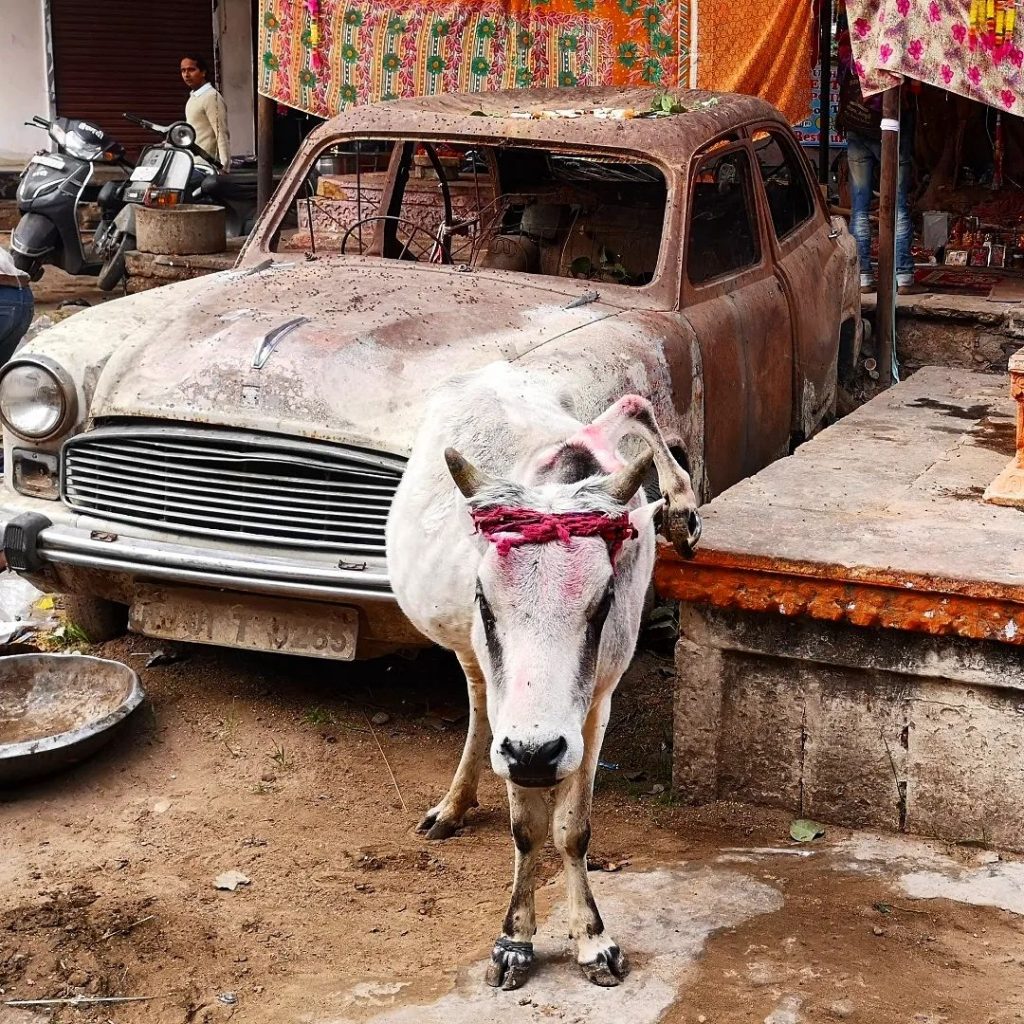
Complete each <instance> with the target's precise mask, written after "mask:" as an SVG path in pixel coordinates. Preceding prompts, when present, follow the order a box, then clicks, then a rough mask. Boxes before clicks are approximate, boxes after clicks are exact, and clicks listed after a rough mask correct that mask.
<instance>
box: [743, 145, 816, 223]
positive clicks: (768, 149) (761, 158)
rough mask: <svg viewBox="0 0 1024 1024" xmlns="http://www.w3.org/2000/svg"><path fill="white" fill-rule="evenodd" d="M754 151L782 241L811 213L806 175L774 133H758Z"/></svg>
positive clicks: (810, 200)
mask: <svg viewBox="0 0 1024 1024" xmlns="http://www.w3.org/2000/svg"><path fill="white" fill-rule="evenodd" d="M754 152H756V153H757V165H758V168H759V169H760V171H761V181H762V182H764V193H765V196H766V198H767V199H768V209H769V210H770V211H771V215H772V224H773V225H774V226H775V236H776V238H778V239H780V240H781V239H783V238H785V237H786V236H787V235H788V234H790V233H791V232H792V231H795V230H796V229H797V228H798V227H799V226H800V225H801V224H804V223H806V222H807V221H808V220H809V219H810V218H811V216H812V215H813V214H814V199H813V197H812V196H811V190H810V187H809V185H808V184H807V175H806V174H805V173H804V169H803V167H801V166H800V162H799V157H798V156H797V154H796V153H795V152H793V147H792V146H791V145H790V144H789V143H788V142H787V141H785V140H783V139H782V138H780V137H779V135H778V134H777V133H776V132H767V131H761V132H758V133H757V134H756V135H755V136H754Z"/></svg>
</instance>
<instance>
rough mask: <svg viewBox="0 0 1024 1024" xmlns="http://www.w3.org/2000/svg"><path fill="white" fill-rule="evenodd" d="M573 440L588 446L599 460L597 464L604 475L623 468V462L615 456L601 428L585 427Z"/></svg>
mask: <svg viewBox="0 0 1024 1024" xmlns="http://www.w3.org/2000/svg"><path fill="white" fill-rule="evenodd" d="M573 440H580V441H582V442H583V443H584V444H586V446H587V448H589V449H590V451H591V452H592V453H593V455H594V458H595V459H597V464H598V465H599V466H600V467H601V472H602V473H614V472H616V471H617V470H619V469H621V468H622V462H621V460H620V459H619V457H618V455H616V454H615V451H614V449H613V448H612V447H611V445H610V444H609V443H608V438H606V437H605V436H604V434H603V433H602V432H601V428H600V427H595V426H594V425H593V424H591V425H590V426H589V427H584V428H583V429H582V430H581V431H580V432H579V434H577V435H576V437H575V438H573Z"/></svg>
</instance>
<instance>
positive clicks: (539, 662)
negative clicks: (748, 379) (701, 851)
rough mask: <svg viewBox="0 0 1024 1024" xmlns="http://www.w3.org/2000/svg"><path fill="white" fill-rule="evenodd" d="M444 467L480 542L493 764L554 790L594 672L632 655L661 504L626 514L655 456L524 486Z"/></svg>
mask: <svg viewBox="0 0 1024 1024" xmlns="http://www.w3.org/2000/svg"><path fill="white" fill-rule="evenodd" d="M445 457H446V459H447V462H448V468H449V470H450V472H451V474H452V477H453V479H454V480H455V483H456V484H457V485H458V487H459V489H460V490H461V492H462V494H463V495H464V496H465V497H466V498H467V499H468V502H469V506H470V509H471V511H472V513H473V518H474V520H475V522H476V524H477V528H478V530H479V531H480V532H481V533H482V534H483V535H484V537H485V542H484V543H485V548H486V550H485V551H484V553H483V557H482V559H481V562H480V567H479V572H478V575H477V580H476V596H475V602H476V606H475V609H474V616H473V629H472V642H473V647H474V650H475V653H476V656H477V659H478V661H479V663H480V665H481V667H482V669H483V671H484V675H485V677H486V679H487V711H488V718H489V720H490V725H491V732H492V737H493V738H492V741H491V765H492V767H493V768H494V771H495V772H496V773H497V774H498V775H500V776H501V777H503V778H506V779H511V781H513V782H515V783H517V784H518V785H522V786H552V785H554V784H555V783H557V782H558V781H560V780H561V779H564V778H565V777H566V776H568V775H571V774H572V773H573V772H574V771H576V770H577V769H578V768H579V767H580V764H581V763H582V760H583V749H584V743H583V731H584V725H585V722H586V718H587V715H588V713H590V711H591V706H592V702H593V697H594V690H595V685H596V683H597V675H598V668H599V665H601V664H605V665H607V664H608V663H609V662H610V661H614V662H615V663H617V664H618V670H619V671H621V669H622V667H624V664H625V662H627V661H628V659H629V658H630V656H631V655H632V652H633V646H634V644H635V642H636V636H637V632H638V630H639V625H640V617H641V613H642V609H643V597H644V593H645V590H646V586H647V582H648V576H649V572H650V557H651V555H650V552H651V551H652V550H653V529H652V528H651V521H652V518H653V515H654V512H655V511H656V510H657V509H658V507H659V506H660V504H661V503H660V502H655V503H654V504H651V505H645V506H641V507H639V508H634V509H633V510H632V511H630V510H628V509H627V505H628V504H629V503H630V502H631V500H632V499H633V497H634V496H635V495H636V494H637V491H638V490H639V489H640V486H641V482H642V480H643V478H644V476H645V475H646V474H647V472H648V470H649V469H650V466H651V458H650V455H645V456H643V457H641V458H639V459H637V460H636V461H635V462H633V463H631V464H629V465H628V466H626V467H625V468H624V469H622V470H620V471H619V472H617V473H614V474H611V475H609V476H597V477H591V478H589V479H586V480H583V481H581V482H576V483H546V484H541V485H537V486H535V487H526V486H523V485H520V484H517V483H512V482H509V481H504V480H500V479H496V478H494V477H490V476H487V475H486V474H483V473H481V472H480V471H479V470H477V469H476V468H475V467H474V466H472V465H471V464H470V463H468V462H467V461H466V460H465V459H464V458H463V457H462V456H461V455H460V454H459V453H458V452H456V451H454V450H453V449H449V450H448V451H447V452H446V453H445ZM641 551H646V552H647V554H646V564H645V567H644V569H643V570H642V575H643V576H644V578H643V579H642V580H638V578H637V574H636V572H634V571H633V570H634V569H635V568H637V559H638V557H640V553H641ZM616 678H617V676H616Z"/></svg>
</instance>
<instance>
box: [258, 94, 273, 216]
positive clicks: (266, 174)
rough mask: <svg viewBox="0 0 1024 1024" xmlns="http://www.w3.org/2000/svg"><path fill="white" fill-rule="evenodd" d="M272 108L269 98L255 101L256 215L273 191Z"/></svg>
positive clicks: (261, 97)
mask: <svg viewBox="0 0 1024 1024" xmlns="http://www.w3.org/2000/svg"><path fill="white" fill-rule="evenodd" d="M274 107H275V103H274V101H273V100H272V99H271V98H270V97H269V96H258V97H257V99H256V215H257V216H259V215H260V214H261V213H262V212H263V210H264V208H265V207H266V205H267V203H268V202H270V196H271V195H272V193H273V191H274Z"/></svg>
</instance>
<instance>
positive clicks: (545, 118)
mask: <svg viewBox="0 0 1024 1024" xmlns="http://www.w3.org/2000/svg"><path fill="white" fill-rule="evenodd" d="M346 153H347V154H348V157H345V156H344V154H346ZM371 156H372V159H371ZM325 158H328V159H325ZM345 159H348V160H349V167H348V173H347V174H345V173H342V174H325V173H323V171H324V169H325V168H326V169H327V170H342V171H344V170H345V169H346V168H345V166H344V160H345ZM339 161H340V162H341V166H338V167H336V166H335V164H336V163H337V162H339ZM858 281H859V279H858V274H857V262H856V252H855V248H854V245H853V241H852V238H851V237H850V235H849V233H848V232H847V230H846V227H845V225H844V224H843V223H842V222H841V221H839V220H836V219H830V218H829V215H828V211H827V208H826V206H825V203H824V202H823V200H822V196H821V194H820V192H819V189H818V187H817V186H816V184H815V182H814V180H813V177H812V174H811V171H810V167H809V166H808V163H807V161H806V159H805V157H804V156H803V155H802V153H801V151H800V148H799V146H798V145H797V144H796V143H795V141H794V137H793V135H792V133H791V131H790V129H789V127H788V125H787V124H786V123H785V121H784V120H783V119H782V117H781V116H780V114H779V113H778V112H777V111H776V110H775V109H774V108H773V107H771V106H770V105H768V104H766V103H764V102H761V101H760V100H757V99H754V98H751V97H748V96H738V95H712V94H708V93H701V92H683V93H680V94H679V95H678V96H675V97H673V98H672V99H671V101H670V102H668V103H666V102H665V101H664V99H663V98H662V97H661V96H660V95H658V94H656V93H655V92H654V91H653V90H648V91H644V90H633V91H623V90H602V89H575V90H555V91H528V92H523V91H516V92H509V93H495V94H487V95H448V96H439V97H434V98H429V99H421V100H412V101H397V102H392V103H388V104H385V105H378V106H366V107H357V108H352V109H350V110H348V111H346V112H345V113H344V114H342V115H341V116H339V117H336V118H334V119H333V120H331V121H330V122H328V123H326V124H325V125H323V126H322V127H320V128H319V129H318V130H317V131H315V132H314V133H313V134H312V135H311V136H310V138H309V139H308V140H307V142H306V143H305V145H304V147H303V149H302V151H301V152H300V153H299V155H298V156H297V158H296V159H295V161H294V163H293V164H292V166H291V168H290V170H289V171H288V173H287V175H286V177H285V178H284V180H283V181H282V183H281V185H280V187H279V188H278V190H277V192H276V194H275V195H274V197H273V199H272V201H271V202H270V204H269V205H268V207H267V209H266V210H265V211H264V213H263V215H262V217H261V218H260V220H259V222H258V223H257V225H256V228H255V230H254V231H253V233H252V235H251V236H250V238H249V240H248V242H247V244H246V246H245V248H244V250H243V251H242V253H241V256H240V257H239V260H238V263H237V265H236V266H235V268H234V269H232V270H229V271H225V272H222V273H218V274H214V275H211V276H207V277H202V278H198V279H195V280H190V281H185V282H181V283H178V284H174V285H170V286H167V287H164V288H160V289H158V290H155V291H148V292H144V293H140V294H136V295H131V296H128V297H126V298H123V299H119V300H116V301H114V302H110V303H108V304H106V305H103V306H100V307H95V308H93V309H89V310H85V311H83V312H81V313H78V314H76V315H75V316H74V317H71V318H69V319H67V320H65V321H63V322H62V323H60V324H57V325H56V326H54V327H52V328H50V329H48V330H46V331H44V332H43V333H42V334H40V335H39V336H37V337H36V338H35V339H33V341H32V342H31V343H30V344H29V345H28V346H27V347H26V348H24V349H23V350H22V351H21V352H20V353H19V354H18V355H17V357H16V358H15V359H14V360H13V361H11V362H10V363H8V364H7V365H6V366H5V367H4V369H3V371H2V375H0V413H2V419H3V424H4V453H5V458H6V470H5V479H4V486H3V491H2V496H0V517H2V520H3V523H4V548H5V553H6V557H7V561H8V565H9V566H10V567H11V568H12V569H14V570H16V571H17V572H19V573H21V574H22V575H24V576H25V577H26V578H28V579H29V580H31V581H32V582H33V583H35V584H36V585H37V586H38V587H40V588H42V589H43V590H47V591H51V592H58V593H64V594H66V595H69V598H68V600H69V602H70V610H71V615H72V617H73V618H75V619H76V620H77V621H79V623H80V624H81V625H82V626H83V627H84V628H85V629H86V631H87V632H89V633H91V634H92V635H93V636H94V638H98V637H100V636H101V635H104V634H106V633H109V632H112V631H113V630H114V629H115V628H116V626H117V624H118V621H119V619H120V622H121V623H122V628H123V622H124V613H125V607H126V606H127V607H130V611H131V618H130V621H131V624H132V626H133V628H135V629H136V630H138V631H140V632H142V633H146V634H149V635H153V636H158V637H170V638H177V639H181V640H189V641H200V642H208V643H215V644H225V645H233V646H239V647H251V648H256V649H264V650H281V651H289V652H295V653H300V654H308V655H320V656H324V657H333V658H340V659H346V658H351V657H353V656H360V657H362V656H370V655H374V654H378V653H381V652H383V651H386V650H390V649H394V648H397V647H403V646H408V645H415V644H418V643H422V642H423V641H422V638H420V637H419V636H418V634H416V633H415V631H414V630H413V629H412V627H411V626H410V625H409V624H408V623H407V622H406V621H405V620H404V619H403V617H402V616H401V614H400V612H399V611H398V609H397V606H396V605H395V602H394V600H393V597H392V595H391V592H390V589H389V585H388V571H387V566H386V564H385V556H384V526H385V520H386V517H387V514H388V508H389V501H390V499H391V496H392V494H393V492H394V490H395V487H396V486H397V483H398V481H399V479H400V477H401V474H402V467H403V462H404V459H405V456H406V455H407V453H408V452H409V450H410V448H411V445H412V443H413V438H414V436H415V433H416V429H417V424H418V423H419V420H420V416H421V413H422V409H423V404H424V399H425V396H426V395H427V393H428V391H429V389H430V388H431V386H432V385H434V384H435V383H437V382H440V381H442V380H444V379H445V378H447V377H448V376H449V375H451V374H454V373H459V372H464V371H467V370H471V369H473V368H475V367H479V366H482V365H484V364H486V363H489V362H491V361H493V360H519V361H522V362H523V363H524V364H527V365H530V366H537V367H543V368H544V369H545V370H546V371H547V372H549V373H551V374H553V375H555V376H557V377H558V378H559V380H561V381H562V382H563V384H564V393H565V396H566V398H565V400H566V402H567V403H568V405H569V406H570V407H571V408H572V409H573V411H574V412H575V414H576V415H577V416H578V417H579V418H581V419H588V418H589V417H591V416H592V415H594V414H596V413H597V412H598V411H600V410H602V409H604V408H605V407H606V406H607V405H608V404H610V402H611V401H613V400H614V399H615V398H617V397H619V396H621V395H622V394H624V393H627V392H631V391H636V392H640V393H642V394H644V395H647V396H648V397H649V398H650V399H651V400H652V402H653V403H654V405H655V408H656V410H657V412H658V415H659V417H660V419H661V422H662V424H663V425H664V426H665V427H666V428H667V430H668V431H669V432H671V433H672V434H673V435H674V436H675V438H676V447H675V449H674V450H675V451H676V452H677V453H678V457H679V458H680V459H685V460H686V464H687V465H688V466H689V468H690V470H691V473H692V475H693V478H694V483H695V486H696V488H697V489H698V494H700V495H702V496H703V497H704V498H705V499H706V498H708V497H710V496H711V495H714V494H716V493H718V492H720V491H722V490H723V489H724V488H726V487H728V486H729V485H730V484H732V483H734V482H735V481H737V480H739V479H741V478H743V477H745V476H747V475H749V474H751V473H754V472H756V471H757V470H758V469H760V468H761V467H763V466H764V465H766V464H767V463H769V462H771V461H772V460H773V459H776V458H778V457H779V456H782V455H785V454H786V453H787V451H788V450H789V449H790V446H791V444H792V443H793V441H794V439H799V438H803V437H807V436H809V435H810V434H811V433H813V432H814V431H815V430H816V429H818V427H819V426H820V425H821V424H822V423H823V422H825V421H826V420H827V419H828V418H829V417H830V415H831V414H832V412H833V409H834V405H835V396H836V379H837V370H838V369H839V367H840V363H841V362H842V361H844V360H846V361H849V360H850V359H852V357H853V355H854V350H855V349H856V347H857V345H858V342H859V337H860V305H859V289H858Z"/></svg>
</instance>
